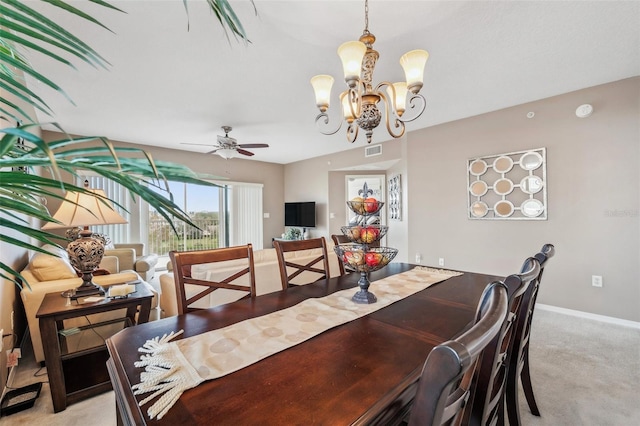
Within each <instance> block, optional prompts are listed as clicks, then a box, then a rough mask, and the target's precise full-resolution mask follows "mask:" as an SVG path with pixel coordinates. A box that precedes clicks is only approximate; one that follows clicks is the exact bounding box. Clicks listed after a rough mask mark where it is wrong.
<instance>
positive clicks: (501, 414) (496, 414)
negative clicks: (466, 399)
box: [463, 257, 540, 426]
mask: <svg viewBox="0 0 640 426" xmlns="http://www.w3.org/2000/svg"><path fill="white" fill-rule="evenodd" d="M539 273H540V263H539V262H538V260H537V259H535V258H533V257H530V258H528V259H527V260H526V261H525V263H524V265H523V267H522V272H520V273H518V274H513V275H509V276H508V277H507V278H505V279H504V281H503V283H504V285H505V287H506V288H507V298H508V312H507V316H506V320H505V321H504V322H503V324H502V327H501V329H500V332H499V333H498V334H497V335H496V337H495V338H494V339H493V341H492V342H491V343H490V344H489V345H488V346H487V348H486V349H485V351H484V353H483V354H482V357H481V359H480V363H479V366H478V368H477V369H476V371H475V373H474V377H473V386H474V393H473V394H472V396H471V398H470V404H468V405H467V408H466V409H465V414H464V421H463V424H469V425H472V426H476V425H482V426H484V425H498V426H501V425H504V424H505V400H506V398H505V393H506V382H507V366H508V365H509V362H510V359H511V355H512V352H513V351H512V348H513V339H514V332H515V330H514V329H515V325H516V323H517V318H518V313H519V309H520V303H521V301H522V297H523V295H524V294H525V293H526V291H527V290H528V288H529V286H531V285H532V283H533V281H534V280H536V279H537V277H538V274H539Z"/></svg>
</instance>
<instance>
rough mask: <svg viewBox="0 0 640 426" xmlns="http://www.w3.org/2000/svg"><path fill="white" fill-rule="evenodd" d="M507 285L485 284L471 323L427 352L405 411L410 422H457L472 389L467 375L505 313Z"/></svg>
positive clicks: (424, 424)
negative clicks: (459, 333) (407, 410)
mask: <svg viewBox="0 0 640 426" xmlns="http://www.w3.org/2000/svg"><path fill="white" fill-rule="evenodd" d="M507 307H508V299H507V289H506V287H505V285H504V284H502V283H501V282H493V283H491V284H489V285H488V286H487V287H486V288H485V290H484V292H483V295H482V297H481V299H480V303H479V304H478V308H477V310H476V318H475V324H474V325H473V326H472V327H471V328H470V329H469V330H467V331H466V332H465V333H464V334H462V335H461V336H459V337H458V338H456V339H455V340H450V341H448V342H445V343H442V344H440V345H438V346H436V347H435V348H433V350H432V351H431V352H430V353H429V356H428V357H427V361H426V362H425V364H424V367H423V369H422V374H421V376H420V379H419V381H418V388H417V391H416V396H415V399H414V401H413V405H412V407H411V413H410V415H409V425H410V426H418V425H419V426H430V425H434V426H435V425H443V424H446V425H450V424H458V422H459V420H460V419H461V416H462V414H463V412H464V407H465V405H466V403H467V400H468V399H469V397H470V395H471V393H472V392H473V389H472V388H471V381H470V376H472V375H473V372H474V370H475V368H476V365H477V363H478V359H479V358H480V356H481V354H482V352H483V351H484V350H485V348H486V347H487V346H488V345H489V344H490V343H491V342H492V341H493V340H494V338H495V337H496V335H497V334H498V332H499V331H500V329H501V327H502V324H503V323H504V321H505V318H506V315H507Z"/></svg>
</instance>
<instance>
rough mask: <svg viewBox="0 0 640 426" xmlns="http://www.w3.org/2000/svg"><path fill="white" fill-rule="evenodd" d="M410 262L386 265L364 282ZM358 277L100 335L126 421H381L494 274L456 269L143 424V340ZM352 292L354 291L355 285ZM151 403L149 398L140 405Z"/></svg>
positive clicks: (186, 396)
mask: <svg viewBox="0 0 640 426" xmlns="http://www.w3.org/2000/svg"><path fill="white" fill-rule="evenodd" d="M415 266H416V265H411V264H405V263H391V264H389V265H388V266H387V267H385V268H383V269H381V270H380V271H377V272H374V273H372V274H371V280H372V281H374V280H376V279H381V278H384V277H386V276H389V275H393V274H398V273H401V272H404V271H407V270H409V269H412V268H413V267H415ZM359 276H360V275H359V274H356V273H351V274H345V275H343V276H340V277H334V278H330V279H327V280H322V281H318V282H316V283H313V284H308V285H304V286H298V287H295V288H291V289H287V290H284V291H280V292H275V293H269V294H266V295H262V296H258V297H256V298H254V299H243V300H240V301H237V302H234V303H230V304H227V305H222V306H218V307H215V308H211V309H207V310H201V311H197V312H194V313H189V314H185V315H178V316H174V317H169V318H165V319H162V320H159V321H153V322H149V323H146V324H140V325H138V326H135V327H131V328H127V329H125V330H122V331H121V332H119V333H118V334H116V335H115V336H113V337H112V338H110V339H108V340H107V349H108V351H109V355H110V359H109V360H108V362H107V368H108V370H109V375H110V378H111V382H112V384H113V389H114V391H115V396H116V406H117V412H118V424H125V425H144V424H149V425H155V424H157V425H164V424H167V425H182V424H184V425H211V424H216V425H218V424H229V425H258V424H260V425H265V424H277V425H302V424H304V425H353V424H355V425H361V424H390V423H394V422H395V421H397V420H398V419H400V418H402V417H403V416H404V415H405V414H406V413H407V411H408V410H409V408H410V404H411V401H412V400H413V397H414V395H415V390H416V387H417V380H418V377H419V375H420V372H421V370H422V366H423V365H424V362H425V360H426V358H427V355H428V354H429V352H430V351H431V349H432V348H433V347H434V346H436V345H438V344H440V343H442V342H444V341H446V340H449V339H451V338H454V337H455V336H457V335H459V334H460V333H461V332H462V331H464V330H465V329H466V328H467V327H468V326H469V325H470V323H471V322H472V320H473V316H474V313H475V308H476V305H477V303H478V301H479V299H480V295H481V294H482V291H483V289H484V287H485V286H486V285H487V284H489V283H490V282H492V281H494V280H497V279H501V278H502V277H496V276H490V275H484V274H477V273H471V272H465V273H464V274H463V275H460V276H455V277H451V278H449V279H447V280H445V281H443V282H440V283H438V284H434V285H432V286H430V287H429V288H427V289H425V290H423V291H420V292H418V293H416V294H414V295H412V296H409V297H407V298H405V299H402V300H400V301H398V302H395V303H393V304H391V305H389V306H387V307H385V308H382V309H380V310H378V311H375V312H373V313H371V314H369V315H366V316H364V317H361V318H359V319H356V320H354V321H351V322H348V323H346V324H343V325H340V326H337V327H335V328H332V329H330V330H328V331H325V332H324V333H321V334H319V335H318V336H315V337H313V338H312V339H310V340H307V341H305V342H303V343H301V344H298V345H296V346H293V347H291V348H288V349H286V350H284V351H282V352H279V353H277V354H274V355H271V356H269V357H267V358H265V359H263V360H261V361H259V362H257V363H255V364H252V365H250V366H248V367H245V368H243V369H241V370H239V371H236V372H234V373H231V374H229V375H226V376H224V377H221V378H219V379H215V380H210V381H206V382H203V383H202V384H200V385H199V386H197V387H195V388H193V389H190V390H187V391H185V392H184V393H183V394H182V396H181V397H180V399H179V400H178V401H177V402H176V403H175V405H174V406H173V407H172V408H171V409H170V410H169V411H168V413H167V414H165V416H164V417H163V418H162V419H160V420H150V419H149V417H148V416H147V414H146V408H147V405H145V406H143V407H139V406H138V401H140V400H141V399H142V398H144V396H136V395H133V392H132V390H131V386H132V385H133V384H137V383H139V382H140V373H141V371H142V369H141V368H137V367H135V366H134V362H135V361H137V360H138V359H139V357H140V354H139V353H138V351H137V349H138V348H139V347H141V346H142V345H143V344H144V343H145V342H146V341H147V340H148V339H151V338H154V337H156V336H162V335H163V334H165V333H170V332H171V331H178V330H184V334H183V335H182V336H181V337H180V338H185V337H190V336H195V335H198V334H201V333H205V332H207V331H210V330H214V329H218V328H221V327H225V326H228V325H230V324H234V323H237V322H240V321H242V320H245V319H247V318H252V317H258V316H262V315H265V314H267V313H270V312H274V311H278V310H281V309H285V308H288V307H290V306H293V305H295V304H297V303H299V302H301V301H302V300H304V299H307V298H311V297H323V296H326V295H328V294H330V293H333V292H336V291H339V290H344V289H347V288H351V287H357V281H358V278H359ZM354 292H355V290H354ZM149 404H151V403H149Z"/></svg>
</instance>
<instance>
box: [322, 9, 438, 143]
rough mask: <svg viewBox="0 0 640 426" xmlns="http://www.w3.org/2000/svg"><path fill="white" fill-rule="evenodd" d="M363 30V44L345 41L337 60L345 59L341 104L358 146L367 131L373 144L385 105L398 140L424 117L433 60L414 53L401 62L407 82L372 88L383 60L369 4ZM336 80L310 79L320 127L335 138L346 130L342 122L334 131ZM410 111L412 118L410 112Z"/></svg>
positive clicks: (425, 54)
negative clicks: (428, 72) (427, 71)
mask: <svg viewBox="0 0 640 426" xmlns="http://www.w3.org/2000/svg"><path fill="white" fill-rule="evenodd" d="M364 23H365V25H364V31H363V33H362V36H360V40H359V41H349V42H346V43H343V44H342V45H340V47H339V48H338V56H340V59H341V60H342V68H343V70H344V80H345V82H346V83H347V85H348V86H349V88H348V89H346V90H345V91H344V92H342V93H341V94H340V104H341V106H342V114H343V117H344V121H346V122H347V125H348V127H347V140H348V141H349V142H354V141H355V140H356V138H357V137H358V129H362V130H364V131H365V134H366V137H367V142H368V143H371V136H372V135H373V130H374V129H375V128H376V127H378V125H379V124H380V122H381V121H382V112H381V111H380V108H379V107H378V106H379V104H381V102H380V101H382V103H383V104H384V121H385V125H386V126H387V131H388V132H389V134H390V135H391V136H392V137H394V138H399V137H402V136H403V135H404V132H405V123H407V122H409V121H413V120H415V119H416V118H418V117H420V115H421V114H422V112H423V111H424V109H425V106H426V101H425V99H424V97H423V96H422V95H420V94H419V92H420V89H422V81H423V76H424V67H425V64H426V63H427V59H428V58H429V53H428V52H427V51H426V50H412V51H410V52H407V53H405V54H404V55H403V56H402V57H401V58H400V65H402V68H403V69H404V73H405V77H406V81H403V82H399V83H390V82H387V81H383V82H381V83H379V84H378V85H377V86H375V88H374V86H373V83H372V79H373V71H374V68H375V66H376V61H377V60H378V57H379V56H380V55H379V54H378V52H377V51H375V50H374V49H373V43H374V42H375V41H376V38H375V36H374V35H373V34H371V33H370V32H369V1H368V0H365V2H364ZM333 81H334V79H333V77H332V76H330V75H316V76H315V77H313V78H312V79H311V85H312V86H313V90H314V92H315V96H316V105H317V107H318V109H319V110H320V114H318V116H317V117H316V124H317V125H318V128H319V130H320V132H321V133H323V134H325V135H333V134H335V133H337V132H338V131H339V130H340V129H341V128H342V124H343V123H344V121H341V122H340V124H339V125H338V127H337V128H335V129H332V128H330V124H329V115H328V113H327V111H328V109H329V99H330V97H331V87H332V86H333ZM407 110H410V111H411V114H405V112H406V111H407Z"/></svg>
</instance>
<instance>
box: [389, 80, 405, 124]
mask: <svg viewBox="0 0 640 426" xmlns="http://www.w3.org/2000/svg"><path fill="white" fill-rule="evenodd" d="M393 88H394V89H395V90H391V87H390V86H387V94H388V95H389V102H392V103H393V105H394V107H395V109H396V111H397V112H398V116H400V117H402V114H404V110H405V109H406V104H407V83H405V82H404V81H401V82H399V83H393ZM394 91H395V96H394Z"/></svg>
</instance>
